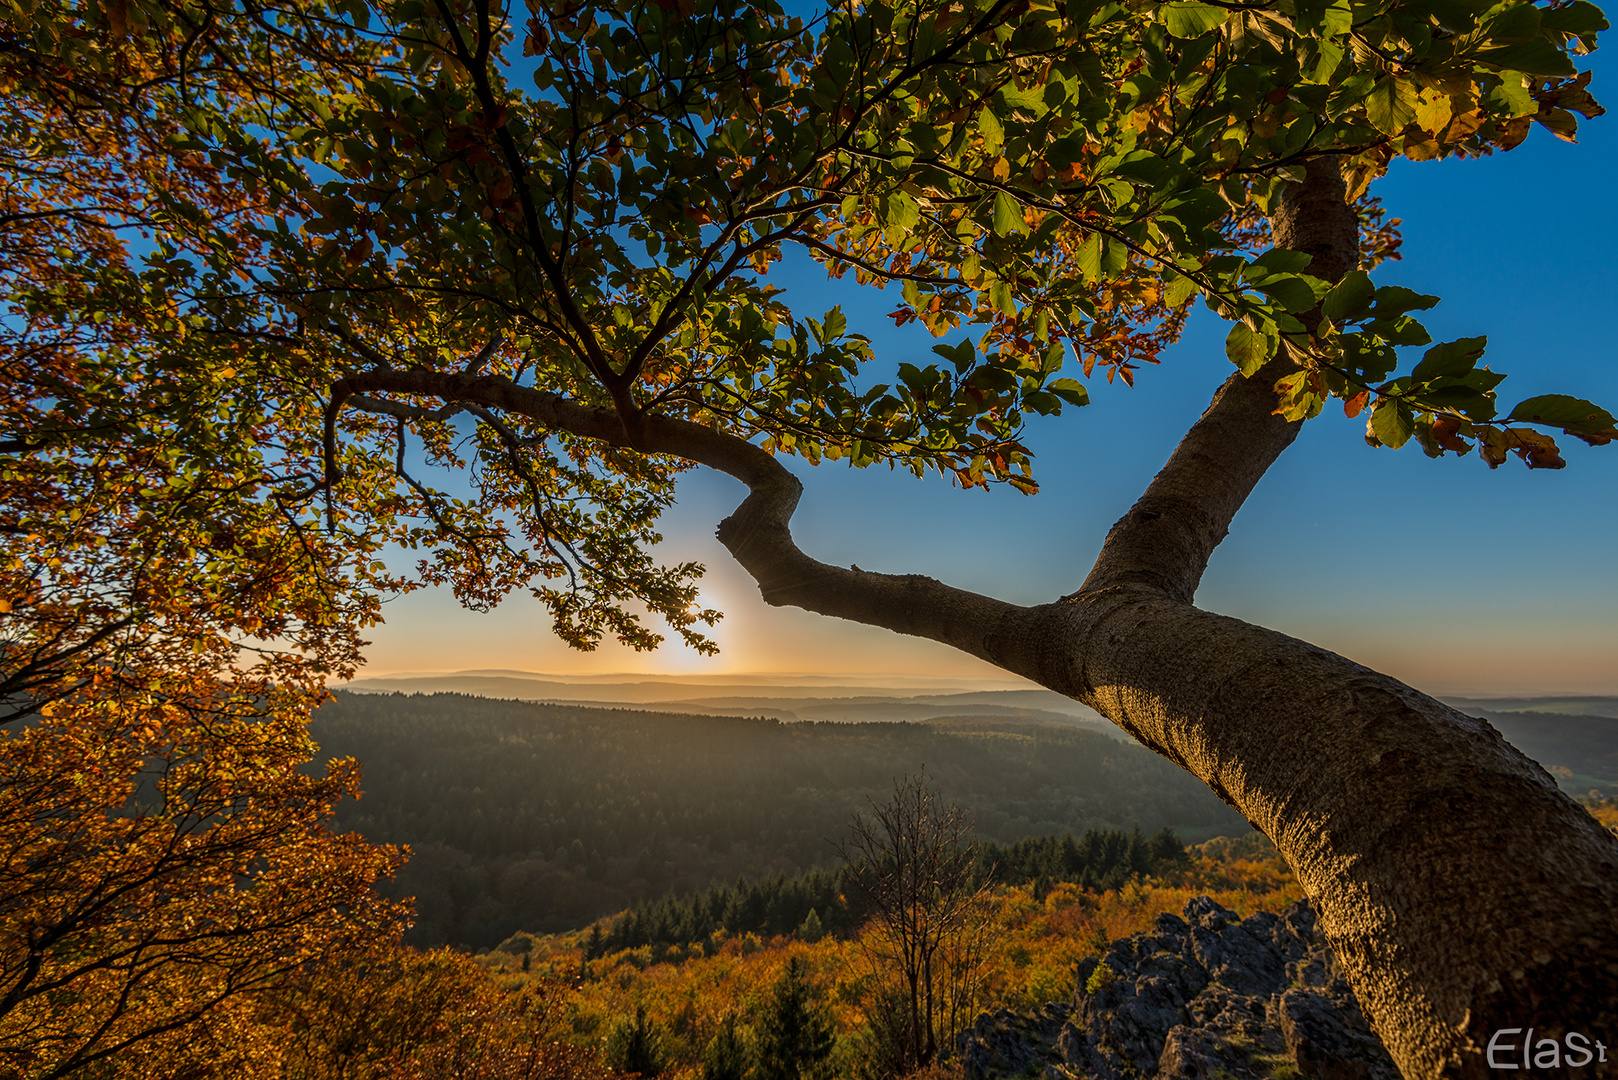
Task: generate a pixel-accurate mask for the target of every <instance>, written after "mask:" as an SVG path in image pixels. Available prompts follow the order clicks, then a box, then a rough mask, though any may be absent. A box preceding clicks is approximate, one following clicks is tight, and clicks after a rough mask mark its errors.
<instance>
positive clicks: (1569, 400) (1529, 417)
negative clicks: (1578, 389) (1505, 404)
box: [1506, 394, 1614, 435]
mask: <svg viewBox="0 0 1618 1080" xmlns="http://www.w3.org/2000/svg"><path fill="white" fill-rule="evenodd" d="M1506 419H1508V420H1521V421H1526V422H1527V423H1530V424H1545V425H1547V426H1550V427H1559V428H1561V429H1563V430H1564V431H1567V432H1570V433H1571V434H1574V435H1610V434H1612V430H1613V426H1614V424H1613V418H1612V414H1611V413H1610V412H1608V411H1607V410H1606V409H1603V408H1601V407H1600V406H1599V405H1595V404H1592V403H1591V402H1588V401H1585V400H1584V399H1583V398H1576V397H1570V396H1569V395H1567V394H1541V395H1540V396H1539V397H1531V398H1529V399H1528V400H1527V401H1524V402H1522V403H1521V404H1519V405H1518V406H1517V407H1516V408H1515V409H1512V410H1511V415H1510V416H1508V417H1507V418H1506Z"/></svg>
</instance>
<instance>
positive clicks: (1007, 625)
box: [327, 159, 1618, 1078]
mask: <svg viewBox="0 0 1618 1080" xmlns="http://www.w3.org/2000/svg"><path fill="white" fill-rule="evenodd" d="M1274 225H1275V233H1276V241H1277V244H1278V245H1279V246H1282V247H1288V248H1291V249H1293V250H1300V251H1307V252H1309V253H1311V254H1313V255H1314V256H1315V263H1314V264H1313V266H1312V267H1311V270H1312V272H1314V273H1315V274H1317V275H1318V276H1321V277H1327V278H1332V279H1335V278H1338V277H1340V276H1341V275H1342V274H1343V273H1344V272H1346V271H1347V270H1348V269H1349V268H1351V267H1352V266H1353V265H1354V264H1355V261H1356V259H1357V249H1358V237H1357V233H1356V227H1355V220H1354V215H1353V213H1352V212H1351V211H1350V210H1349V208H1348V207H1347V206H1346V204H1345V202H1344V194H1343V183H1342V180H1341V177H1340V176H1339V175H1338V174H1337V170H1336V167H1335V165H1333V164H1330V159H1327V160H1326V162H1325V163H1322V162H1318V161H1317V162H1315V163H1314V164H1312V165H1311V167H1310V170H1309V177H1308V180H1307V182H1306V183H1305V184H1303V185H1301V186H1299V187H1297V188H1295V189H1294V190H1293V191H1292V192H1290V194H1289V196H1288V197H1287V198H1286V199H1285V200H1284V201H1283V204H1282V206H1281V207H1280V209H1279V211H1278V213H1277V215H1276V219H1275V222H1274ZM1282 363H1283V362H1282V361H1276V362H1275V363H1274V364H1272V365H1271V366H1270V367H1268V368H1266V369H1264V370H1263V371H1261V372H1259V373H1258V374H1257V375H1255V376H1254V377H1252V378H1248V379H1244V378H1242V377H1240V376H1232V378H1231V379H1230V380H1229V381H1227V382H1226V383H1225V384H1224V386H1222V387H1221V388H1220V390H1219V392H1218V393H1217V394H1216V395H1215V397H1214V399H1213V402H1212V404H1211V405H1210V406H1209V408H1208V410H1207V412H1206V413H1205V414H1204V415H1203V417H1202V418H1201V419H1200V420H1199V421H1198V422H1197V423H1196V424H1195V425H1194V426H1193V427H1192V428H1191V430H1190V431H1189V432H1188V433H1187V434H1186V436H1185V438H1184V439H1183V440H1182V442H1181V443H1180V445H1179V447H1178V448H1177V449H1176V450H1175V452H1174V454H1173V456H1172V457H1171V458H1170V460H1169V462H1168V464H1167V465H1165V466H1164V468H1163V470H1162V472H1160V473H1159V474H1158V476H1157V477H1156V478H1155V479H1154V480H1153V482H1152V484H1151V485H1150V486H1149V487H1148V489H1147V491H1146V492H1145V494H1143V495H1142V497H1141V499H1140V500H1139V501H1138V502H1137V503H1136V504H1135V506H1134V507H1132V508H1131V509H1130V511H1129V513H1127V514H1126V515H1124V517H1123V518H1122V519H1121V520H1120V521H1119V522H1118V523H1117V525H1116V526H1114V528H1113V530H1112V532H1111V533H1110V534H1109V535H1108V537H1107V540H1106V543H1105V545H1104V546H1103V548H1102V551H1101V553H1100V556H1099V558H1098V559H1097V561H1096V564H1095V568H1094V569H1093V570H1092V572H1091V574H1090V576H1089V577H1088V579H1087V580H1086V581H1085V582H1084V584H1083V586H1082V587H1081V588H1080V589H1079V591H1078V592H1076V593H1074V594H1072V595H1070V596H1066V597H1063V598H1061V599H1060V600H1057V601H1056V602H1054V603H1050V604H1044V605H1039V606H1036V607H1029V608H1025V607H1020V606H1018V605H1015V604H1008V603H1005V602H1003V601H999V600H995V599H992V598H990V597H985V596H980V595H978V594H975V593H970V592H966V591H963V590H960V589H955V588H951V587H950V586H947V585H944V584H942V583H940V582H937V581H934V580H932V579H930V578H925V577H920V576H901V575H887V574H874V573H869V572H866V571H861V570H855V569H844V568H842V567H835V566H829V565H827V564H825V563H821V562H818V561H816V560H815V559H812V558H810V557H809V556H807V555H805V554H804V553H803V552H802V551H800V550H799V549H798V547H797V546H796V544H795V543H794V542H793V540H792V536H791V531H790V521H791V517H792V513H793V510H794V508H795V507H796V505H797V501H798V496H799V493H800V491H801V485H800V484H799V482H798V480H797V479H796V478H795V477H793V476H792V474H791V473H789V472H787V471H786V469H785V468H783V467H782V466H781V465H780V464H779V463H778V462H776V460H775V459H774V458H773V457H771V456H770V455H769V454H767V453H765V452H764V451H763V450H760V449H759V448H758V447H756V446H753V445H751V444H750V443H748V442H746V441H744V440H742V439H739V438H736V437H734V436H731V435H728V434H725V433H722V432H717V431H714V430H712V429H709V428H705V427H701V426H698V425H695V424H691V423H688V422H685V421H681V420H674V419H670V418H667V417H660V416H653V415H646V416H638V417H637V423H636V431H635V438H634V443H635V446H636V448H637V449H642V450H645V451H649V452H658V453H670V454H676V455H679V456H682V457H685V458H687V459H689V460H692V461H696V462H700V463H702V464H706V465H709V466H711V467H713V468H715V469H719V470H721V471H723V472H726V473H728V474H730V475H732V476H734V477H736V478H737V479H739V480H741V481H743V482H744V483H745V484H746V485H747V486H748V488H749V489H750V494H749V495H748V497H747V498H746V499H745V500H744V501H743V502H742V504H741V505H740V506H739V507H738V508H737V510H736V511H735V513H733V514H732V515H731V516H730V517H728V518H726V519H725V520H724V521H723V522H722V523H721V524H720V526H719V531H718V535H719V539H720V540H721V542H722V543H724V544H725V546H726V547H727V548H728V549H729V550H730V551H731V553H732V554H733V555H734V556H735V558H736V559H737V561H738V562H740V563H741V565H742V566H743V567H744V568H745V569H746V570H747V571H748V573H749V574H751V575H752V576H753V578H754V579H755V580H756V581H757V582H758V585H759V588H760V591H761V593H762V594H763V597H764V599H765V601H766V602H768V603H770V604H773V605H792V606H797V607H802V608H806V609H808V610H810V611H816V612H820V613H822V614H826V615H834V616H837V617H839V618H844V619H851V620H854V621H857V622H862V623H868V624H871V625H876V626H883V627H887V628H889V629H891V630H895V631H897V632H899V633H904V634H911V635H915V636H919V637H926V638H931V639H933V640H936V641H940V642H943V643H945V644H948V645H952V646H954V647H956V648H958V649H961V650H962V651H964V652H968V653H971V654H972V655H974V656H978V657H981V658H983V659H985V660H988V661H990V662H992V663H994V664H997V665H999V666H1000V667H1002V668H1005V669H1006V670H1008V671H1012V672H1016V673H1017V674H1019V675H1023V676H1025V677H1027V678H1029V679H1032V680H1033V681H1035V682H1037V683H1039V684H1041V685H1043V686H1046V687H1049V688H1050V689H1052V690H1055V691H1057V692H1059V693H1062V694H1066V695H1068V696H1070V697H1072V698H1075V699H1076V700H1078V701H1081V702H1083V703H1085V704H1086V705H1089V706H1091V707H1092V708H1094V709H1096V710H1097V711H1098V712H1100V713H1101V714H1102V715H1104V716H1106V717H1107V718H1108V719H1110V720H1112V721H1113V722H1114V723H1115V724H1117V725H1119V726H1120V727H1121V728H1123V729H1124V730H1126V731H1128V732H1129V733H1130V734H1131V735H1133V736H1134V737H1135V738H1136V739H1137V740H1139V741H1140V742H1141V743H1143V744H1145V745H1146V746H1149V747H1151V748H1152V749H1153V750H1155V751H1157V752H1158V753H1160V754H1162V755H1163V756H1165V757H1167V758H1169V759H1171V760H1173V761H1175V762H1178V763H1179V764H1180V765H1181V766H1183V767H1184V768H1185V769H1186V770H1188V771H1189V772H1191V773H1193V774H1194V775H1196V776H1197V777H1198V778H1200V779H1201V780H1203V781H1204V782H1205V783H1207V784H1208V786H1209V787H1210V788H1212V789H1213V790H1214V791H1215V792H1216V793H1217V794H1218V795H1219V796H1220V797H1221V798H1223V799H1224V800H1225V801H1226V802H1228V803H1230V804H1231V805H1232V806H1234V807H1236V808H1237V809H1238V810H1240V811H1241V812H1242V813H1243V814H1244V815H1246V817H1247V818H1248V820H1249V821H1251V822H1252V823H1253V824H1254V826H1255V827H1257V828H1258V829H1259V830H1260V831H1262V832H1263V833H1264V834H1265V835H1266V836H1268V837H1269V838H1270V839H1271V840H1272V841H1274V843H1275V844H1276V846H1277V847H1278V848H1279V849H1280V851H1281V853H1282V854H1283V855H1284V856H1285V858H1286V859H1287V861H1288V863H1289V864H1290V865H1291V867H1292V869H1293V871H1294V872H1295V873H1296V874H1297V876H1298V879H1299V881H1300V882H1301V883H1302V884H1303V888H1304V890H1305V892H1306V893H1307V894H1308V896H1309V898H1310V900H1311V901H1312V902H1313V904H1314V905H1315V908H1316V910H1317V912H1318V915H1319V924H1320V926H1321V927H1322V929H1323V930H1324V932H1325V934H1326V936H1327V937H1328V939H1329V940H1330V941H1331V943H1332V946H1333V948H1334V949H1335V951H1336V953H1337V957H1338V959H1339V961H1340V962H1341V965H1342V967H1343V969H1344V971H1345V973H1346V975H1347V977H1348V980H1349V982H1350V984H1351V985H1352V986H1353V988H1354V992H1355V994H1356V995H1358V997H1359V1000H1360V1002H1361V1004H1362V1005H1363V1007H1364V1009H1365V1012H1366V1014H1367V1016H1368V1017H1369V1018H1370V1020H1371V1022H1372V1023H1373V1024H1374V1025H1375V1027H1376V1029H1377V1031H1378V1033H1379V1034H1380V1035H1381V1036H1382V1040H1383V1042H1384V1043H1385V1044H1386V1046H1387V1048H1388V1051H1389V1052H1390V1053H1391V1054H1392V1055H1393V1058H1394V1060H1395V1061H1396V1062H1398V1064H1399V1066H1400V1068H1401V1069H1402V1070H1403V1071H1404V1073H1405V1075H1406V1076H1407V1077H1410V1078H1417V1077H1422V1078H1426V1077H1439V1076H1444V1077H1483V1076H1489V1075H1499V1074H1497V1073H1493V1072H1492V1071H1491V1069H1490V1068H1489V1064H1488V1062H1487V1061H1486V1054H1485V1051H1486V1049H1487V1047H1488V1046H1489V1044H1490V1040H1491V1038H1493V1037H1494V1036H1495V1033H1496V1032H1501V1031H1504V1032H1508V1033H1507V1034H1504V1035H1502V1036H1501V1037H1500V1039H1499V1042H1498V1043H1497V1046H1499V1047H1508V1046H1509V1047H1512V1048H1514V1049H1511V1050H1500V1051H1498V1052H1497V1054H1496V1061H1497V1062H1499V1063H1501V1064H1502V1065H1509V1064H1517V1065H1519V1066H1520V1065H1522V1064H1523V1061H1524V1057H1523V1051H1522V1041H1523V1039H1524V1037H1525V1032H1526V1030H1527V1029H1529V1028H1532V1029H1534V1033H1533V1039H1534V1042H1535V1048H1536V1049H1539V1048H1540V1044H1541V1043H1542V1042H1543V1041H1544V1040H1551V1039H1554V1040H1557V1041H1558V1042H1559V1043H1560V1049H1561V1052H1562V1053H1563V1054H1564V1055H1565V1054H1566V1053H1567V1052H1568V1051H1569V1050H1570V1049H1577V1046H1578V1043H1577V1041H1576V1040H1575V1041H1574V1042H1573V1043H1572V1044H1569V1043H1566V1042H1562V1041H1561V1040H1562V1038H1563V1036H1566V1035H1569V1034H1570V1033H1572V1032H1578V1033H1579V1034H1581V1035H1582V1036H1585V1037H1586V1038H1587V1039H1588V1040H1589V1042H1588V1045H1589V1046H1591V1047H1592V1049H1593V1048H1594V1045H1595V1041H1596V1040H1600V1041H1601V1042H1602V1043H1604V1044H1606V1045H1607V1046H1609V1047H1614V1048H1615V1049H1613V1050H1612V1051H1611V1052H1610V1056H1611V1057H1612V1059H1613V1063H1612V1064H1611V1065H1603V1064H1601V1063H1600V1062H1593V1063H1592V1064H1590V1065H1589V1066H1588V1067H1589V1069H1590V1071H1589V1072H1583V1071H1579V1072H1577V1073H1576V1074H1574V1075H1580V1076H1591V1075H1602V1074H1603V1073H1604V1070H1606V1069H1608V1068H1611V1069H1614V1070H1618V840H1615V838H1614V837H1613V836H1612V835H1611V834H1609V833H1608V832H1606V830H1604V829H1602V828H1601V827H1600V826H1599V825H1598V824H1597V823H1596V821H1595V820H1594V819H1593V818H1592V817H1590V815H1589V814H1588V813H1586V812H1585V811H1584V809H1583V808H1582V807H1580V806H1579V805H1578V804H1577V803H1575V802H1574V801H1573V800H1571V799H1570V798H1568V797H1567V796H1566V795H1564V794H1562V793H1561V791H1560V790H1559V789H1558V788H1557V786H1556V784H1555V782H1554V781H1553V780H1552V778H1551V777H1550V776H1549V775H1548V774H1547V773H1546V772H1545V770H1544V769H1542V768H1540V766H1538V765H1537V764H1535V763H1534V762H1532V761H1530V760H1529V759H1528V758H1526V757H1524V756H1523V755H1522V754H1521V753H1520V752H1518V751H1517V750H1516V749H1514V748H1513V747H1511V746H1510V745H1508V744H1507V743H1506V742H1505V741H1504V740H1503V739H1502V738H1501V737H1500V735H1499V733H1498V732H1496V731H1495V730H1494V729H1493V728H1492V727H1490V726H1489V724H1488V723H1486V722H1485V721H1483V720H1479V719H1474V718H1472V717H1468V716H1465V715H1463V714H1461V713H1459V712H1457V711H1456V710H1454V709H1452V708H1450V707H1448V706H1446V705H1444V704H1442V703H1441V702H1438V701H1435V700H1434V699H1432V698H1430V697H1427V696H1426V695H1424V694H1421V693H1419V692H1417V691H1415V690H1413V689H1411V688H1410V687H1408V686H1405V685H1404V684H1402V683H1400V682H1398V681H1397V680H1395V679H1392V678H1389V677H1388V676H1386V675H1381V674H1378V673H1377V672H1374V671H1371V670H1369V669H1367V668H1364V667H1361V666H1360V665H1358V664H1355V663H1353V662H1352V661H1350V660H1347V659H1345V658H1343V657H1341V656H1337V655H1335V654H1333V653H1330V652H1327V651H1326V650H1324V649H1320V648H1317V647H1315V646H1313V645H1310V644H1308V643H1306V642H1303V641H1298V640H1296V639H1294V638H1290V637H1287V636H1285V635H1283V634H1278V633H1275V632H1273V631H1270V630H1265V629H1263V628H1261V627H1257V626H1252V625H1249V624H1247V623H1243V622H1241V621H1239V620H1237V619H1231V618H1226V617H1224V616H1221V615H1215V614H1212V613H1209V612H1206V611H1202V610H1200V609H1198V608H1196V607H1195V606H1193V604H1192V598H1193V596H1194V595H1195V592H1196V588H1197V584H1198V582H1199V581H1200V579H1201V577H1202V573H1203V570H1204V569H1205V568H1206V566H1207V563H1208V558H1209V556H1210V555H1211V554H1212V552H1213V550H1214V548H1215V547H1216V546H1217V545H1218V544H1219V542H1220V541H1221V540H1222V539H1223V538H1224V536H1225V533H1226V529H1227V527H1228V526H1229V524H1230V521H1231V519H1232V517H1233V516H1234V515H1235V514H1236V512H1237V510H1238V509H1240V507H1241V505H1242V503H1243V501H1245V499H1246V498H1247V495H1248V494H1249V493H1250V492H1251V491H1252V489H1253V486H1254V485H1255V484H1256V483H1257V482H1258V481H1259V479H1260V478H1261V477H1262V476H1263V474H1264V472H1265V471H1266V470H1267V469H1268V468H1269V466H1270V464H1271V463H1272V462H1273V461H1274V460H1275V459H1276V457H1277V456H1278V455H1279V454H1280V453H1281V452H1282V451H1283V450H1285V449H1286V447H1287V446H1289V445H1290V444H1291V442H1292V440H1293V438H1294V437H1295V436H1296V433H1297V429H1298V427H1299V425H1298V424H1296V423H1288V422H1286V421H1283V420H1281V419H1280V418H1279V417H1277V416H1275V415H1274V412H1273V410H1274V408H1275V402H1276V398H1275V394H1274V391H1273V389H1272V387H1273V385H1274V382H1275V378H1276V377H1277V376H1278V375H1279V374H1281V373H1283V371H1284V368H1282V367H1281V366H1280V365H1281V364H1282ZM377 392H388V393H406V394H421V395H433V396H437V397H440V398H443V399H446V400H452V401H459V402H467V403H474V404H478V405H482V406H485V407H489V408H498V409H504V410H510V411H513V412H516V413H520V414H523V415H526V416H528V417H530V418H532V419H534V420H536V421H538V422H540V423H543V424H546V425H549V426H551V427H554V428H561V429H565V430H568V431H571V432H574V433H575V434H578V435H582V436H586V437H590V438H596V439H601V440H603V441H606V442H610V443H614V444H616V445H629V443H630V438H629V435H628V434H627V432H626V431H625V425H624V423H623V421H622V420H621V419H620V418H619V416H618V415H617V414H615V413H614V412H612V411H611V410H605V409H594V408H588V407H585V406H582V405H579V404H578V403H576V402H572V401H569V400H567V399H565V398H562V397H560V396H558V395H554V394H550V393H547V392H545V391H541V390H537V389H533V388H528V387H522V386H519V385H517V384H516V383H513V382H511V381H510V380H509V379H506V378H504V377H498V376H488V377H474V376H471V375H465V374H452V373H443V372H432V371H425V370H420V369H417V370H411V371H381V370H379V371H373V372H369V373H365V374H362V375H357V376H354V377H352V378H349V379H345V380H343V381H342V382H340V383H338V384H337V385H336V386H335V387H333V393H332V399H331V405H330V406H329V409H328V413H327V423H328V438H329V437H330V435H329V433H330V431H331V424H332V423H333V421H334V418H335V416H336V413H337V411H338V410H339V409H341V408H343V407H344V406H345V405H347V406H352V407H358V408H363V409H369V410H371V411H375V412H385V413H389V414H391V415H404V414H406V413H411V414H414V413H417V412H421V411H422V410H418V409H415V408H414V407H412V406H404V405H399V404H397V403H394V402H390V401H385V400H377V399H374V398H371V397H368V396H367V395H369V394H372V393H377ZM1510 1029H1518V1031H1517V1032H1515V1033H1510ZM1519 1075H1526V1074H1519Z"/></svg>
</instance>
